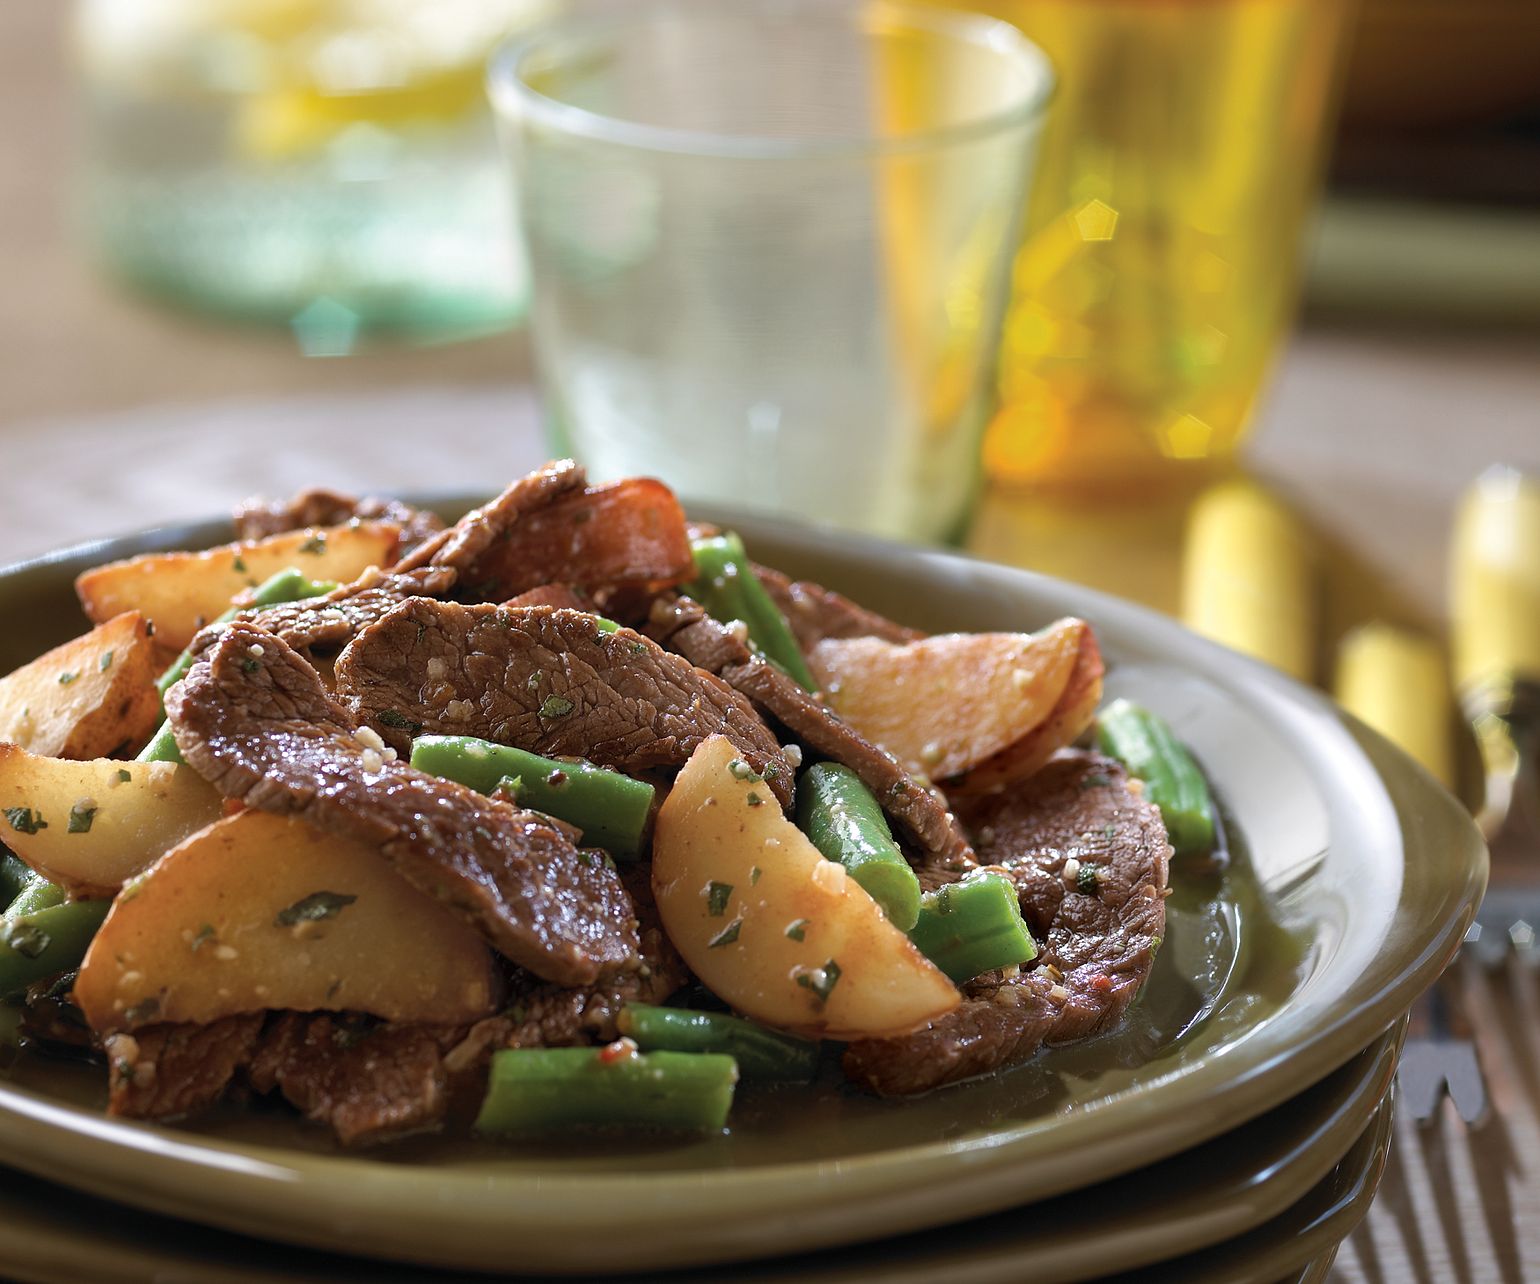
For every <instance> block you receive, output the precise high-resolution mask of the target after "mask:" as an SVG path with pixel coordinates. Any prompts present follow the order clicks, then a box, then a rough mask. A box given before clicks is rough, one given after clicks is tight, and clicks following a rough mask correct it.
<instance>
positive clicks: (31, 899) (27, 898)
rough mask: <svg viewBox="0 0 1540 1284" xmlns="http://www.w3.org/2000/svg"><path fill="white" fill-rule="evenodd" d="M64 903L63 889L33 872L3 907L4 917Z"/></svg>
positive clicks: (33, 912)
mask: <svg viewBox="0 0 1540 1284" xmlns="http://www.w3.org/2000/svg"><path fill="white" fill-rule="evenodd" d="M63 903H64V889H63V888H62V887H60V886H59V885H58V884H57V883H50V882H49V881H48V880H47V879H46V878H44V877H43V876H42V875H41V874H33V875H32V877H31V878H29V879H28V880H27V882H26V884H25V886H23V887H22V889H21V891H19V892H17V893H16V895H15V896H14V897H13V898H12V900H11V903H10V904H9V905H7V906H6V907H5V915H4V917H6V918H15V917H17V916H19V915H22V914H35V913H36V912H37V911H38V910H45V909H52V908H53V907H54V906H55V905H62V904H63Z"/></svg>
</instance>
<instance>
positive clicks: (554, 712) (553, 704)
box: [540, 695, 573, 718]
mask: <svg viewBox="0 0 1540 1284" xmlns="http://www.w3.org/2000/svg"><path fill="white" fill-rule="evenodd" d="M572 709H573V704H572V701H571V700H569V699H567V697H566V696H559V695H548V696H546V698H545V699H544V700H543V701H542V702H541V705H540V716H541V717H542V718H565V717H566V716H567V715H568V714H569V713H571V712H572Z"/></svg>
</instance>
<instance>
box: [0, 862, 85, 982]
mask: <svg viewBox="0 0 1540 1284" xmlns="http://www.w3.org/2000/svg"><path fill="white" fill-rule="evenodd" d="M50 886H52V885H51V884H50ZM24 894H25V893H24ZM111 905H112V902H111V901H66V902H64V903H63V904H56V905H50V906H48V907H47V908H46V909H38V910H33V911H30V912H28V913H23V914H12V913H6V914H5V915H3V916H0V998H9V997H11V996H12V995H16V994H20V993H21V992H22V991H23V990H25V989H26V988H27V987H28V986H29V985H31V984H32V983H33V982H34V981H41V980H42V979H43V978H44V977H45V976H53V975H55V974H56V973H59V972H68V971H69V970H70V969H72V968H77V967H79V966H80V961H81V960H82V959H83V958H85V956H86V950H87V948H88V947H89V946H90V944H91V938H92V937H94V936H95V935H96V929H97V928H99V927H100V926H101V925H102V920H103V919H104V918H106V917H107V910H108V909H109V908H110V907H111Z"/></svg>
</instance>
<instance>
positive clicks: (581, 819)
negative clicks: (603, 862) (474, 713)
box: [412, 736, 655, 857]
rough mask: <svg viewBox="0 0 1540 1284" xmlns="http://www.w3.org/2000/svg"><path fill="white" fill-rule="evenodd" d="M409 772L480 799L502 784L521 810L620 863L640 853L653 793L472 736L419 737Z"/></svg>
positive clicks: (598, 770) (599, 771)
mask: <svg viewBox="0 0 1540 1284" xmlns="http://www.w3.org/2000/svg"><path fill="white" fill-rule="evenodd" d="M412 766H414V767H416V768H417V769H418V770H419V771H426V772H427V773H428V774H429V775H433V776H443V777H445V778H446V779H449V780H458V781H459V782H460V783H461V784H462V785H469V786H470V787H471V788H472V789H476V790H479V791H480V792H482V793H484V794H490V793H494V792H496V790H497V789H498V787H499V786H500V785H502V784H503V782H504V781H507V782H508V787H509V790H510V792H511V793H512V794H513V796H514V797H515V798H516V799H518V801H519V804H520V805H521V806H524V807H530V808H532V809H534V810H535V811H543V812H545V813H546V814H547V815H549V816H555V817H556V818H557V819H558V820H565V821H568V822H570V823H571V824H574V825H576V826H577V827H578V828H579V829H581V830H582V831H583V841H584V842H585V843H589V844H592V845H593V846H595V847H602V848H604V850H605V851H607V852H609V853H611V854H612V855H615V856H621V857H626V856H635V855H636V854H637V853H638V852H640V851H641V847H642V835H643V833H644V832H645V831H646V828H647V818H648V816H649V814H650V813H651V811H652V800H653V795H654V793H655V790H654V789H653V787H652V786H651V785H649V784H647V783H646V782H645V781H641V780H633V779H632V778H631V777H630V776H623V775H621V774H620V773H619V772H618V771H608V770H606V769H605V768H603V767H596V766H594V764H593V763H591V762H566V761H563V760H560V759H556V758H542V757H541V756H540V755H539V754H535V753H529V752H527V751H525V750H523V749H514V748H512V747H511V746H509V745H500V744H494V743H493V742H492V741H490V740H478V739H476V738H475V737H474V736H418V737H417V739H416V740H414V741H412Z"/></svg>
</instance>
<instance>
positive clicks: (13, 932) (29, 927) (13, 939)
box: [0, 919, 52, 959]
mask: <svg viewBox="0 0 1540 1284" xmlns="http://www.w3.org/2000/svg"><path fill="white" fill-rule="evenodd" d="M0 940H4V942H5V943H6V944H7V945H9V946H10V947H11V948H12V949H13V950H15V951H16V953H18V954H20V955H21V956H22V958H24V959H35V958H38V957H39V956H41V954H42V953H43V951H44V950H46V949H47V948H48V946H49V945H50V944H51V942H52V938H51V937H50V936H49V935H48V933H47V932H45V931H43V929H42V928H40V927H38V926H37V924H35V923H29V922H27V921H26V920H25V919H15V920H13V921H12V922H9V923H7V924H6V925H5V928H4V930H3V931H0Z"/></svg>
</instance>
